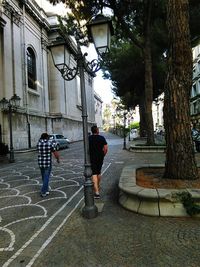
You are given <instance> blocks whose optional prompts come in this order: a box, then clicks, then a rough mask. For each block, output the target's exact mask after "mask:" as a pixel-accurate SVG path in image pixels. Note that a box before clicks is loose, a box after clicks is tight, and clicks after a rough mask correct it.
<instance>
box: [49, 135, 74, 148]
mask: <svg viewBox="0 0 200 267" xmlns="http://www.w3.org/2000/svg"><path fill="white" fill-rule="evenodd" d="M49 140H52V142H54V143H55V145H56V150H59V149H60V148H68V147H69V144H70V141H69V139H67V138H66V137H64V136H63V135H62V134H50V135H49Z"/></svg>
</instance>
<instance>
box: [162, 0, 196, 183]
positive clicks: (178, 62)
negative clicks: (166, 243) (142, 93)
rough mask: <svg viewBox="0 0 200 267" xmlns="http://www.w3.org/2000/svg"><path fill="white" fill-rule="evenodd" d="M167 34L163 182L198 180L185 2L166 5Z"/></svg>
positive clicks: (171, 2) (184, 0)
mask: <svg viewBox="0 0 200 267" xmlns="http://www.w3.org/2000/svg"><path fill="white" fill-rule="evenodd" d="M167 15H168V18H167V23H168V31H169V42H170V44H169V46H170V47H169V48H170V49H169V58H168V75H167V79H166V88H165V104H164V122H165V132H166V145H167V149H166V166H165V174H164V177H165V178H170V179H186V180H192V179H197V178H198V169H197V166H196V162H195V155H194V147H193V142H192V137H191V128H190V108H189V99H190V91H191V87H192V51H191V45H190V36H189V15H188V0H179V1H177V0H168V1H167Z"/></svg>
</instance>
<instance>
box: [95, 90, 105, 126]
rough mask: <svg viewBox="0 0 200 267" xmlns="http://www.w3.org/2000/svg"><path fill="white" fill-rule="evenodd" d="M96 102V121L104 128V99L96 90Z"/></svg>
mask: <svg viewBox="0 0 200 267" xmlns="http://www.w3.org/2000/svg"><path fill="white" fill-rule="evenodd" d="M94 103H95V122H96V124H97V126H98V127H99V128H100V129H102V128H103V121H102V108H103V107H102V104H103V101H102V99H101V97H100V96H99V95H98V94H97V93H96V92H95V94H94Z"/></svg>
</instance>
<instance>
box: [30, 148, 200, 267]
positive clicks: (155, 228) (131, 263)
mask: <svg viewBox="0 0 200 267" xmlns="http://www.w3.org/2000/svg"><path fill="white" fill-rule="evenodd" d="M164 158H165V156H164V154H162V155H161V153H159V154H156V153H148V155H147V154H145V155H144V153H137V155H135V154H134V153H130V152H128V151H121V152H120V154H118V155H117V156H116V159H115V163H117V162H118V165H114V164H113V167H112V166H111V168H110V169H109V170H108V172H106V173H105V174H104V180H103V181H104V182H103V185H102V187H103V188H102V189H103V198H102V199H101V200H100V201H98V202H100V203H103V204H104V207H103V210H102V212H101V213H99V216H98V217H97V218H95V219H92V220H86V219H84V218H83V217H82V216H81V207H79V209H78V210H76V211H75V212H74V213H73V215H72V216H71V217H70V219H69V220H68V223H67V224H65V225H64V227H63V228H62V229H61V230H60V232H59V234H58V235H57V236H56V237H55V238H54V239H53V240H52V242H51V243H50V244H49V245H48V247H47V249H45V251H43V254H42V255H41V256H40V257H38V259H37V260H36V261H35V263H34V265H33V266H35V267H36V266H37V267H43V266H48V267H51V266H52V267H54V266H62V267H179V266H180V267H199V266H200V253H199V249H200V221H199V219H193V218H168V217H165V218H163V217H150V216H144V215H138V214H135V213H133V212H130V211H127V210H125V209H124V208H122V207H121V206H120V205H119V204H118V186H117V185H118V179H119V173H120V171H121V170H120V164H121V163H122V161H123V160H124V161H125V165H128V164H130V163H131V164H135V165H137V164H141V162H145V163H147V164H148V163H163V162H164ZM117 159H118V161H116V160H117Z"/></svg>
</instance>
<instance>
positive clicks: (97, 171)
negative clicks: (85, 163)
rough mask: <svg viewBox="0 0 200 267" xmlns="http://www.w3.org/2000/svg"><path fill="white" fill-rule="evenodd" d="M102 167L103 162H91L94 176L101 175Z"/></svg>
mask: <svg viewBox="0 0 200 267" xmlns="http://www.w3.org/2000/svg"><path fill="white" fill-rule="evenodd" d="M102 165H103V160H98V161H95V162H91V169H92V175H98V174H101V168H102Z"/></svg>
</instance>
